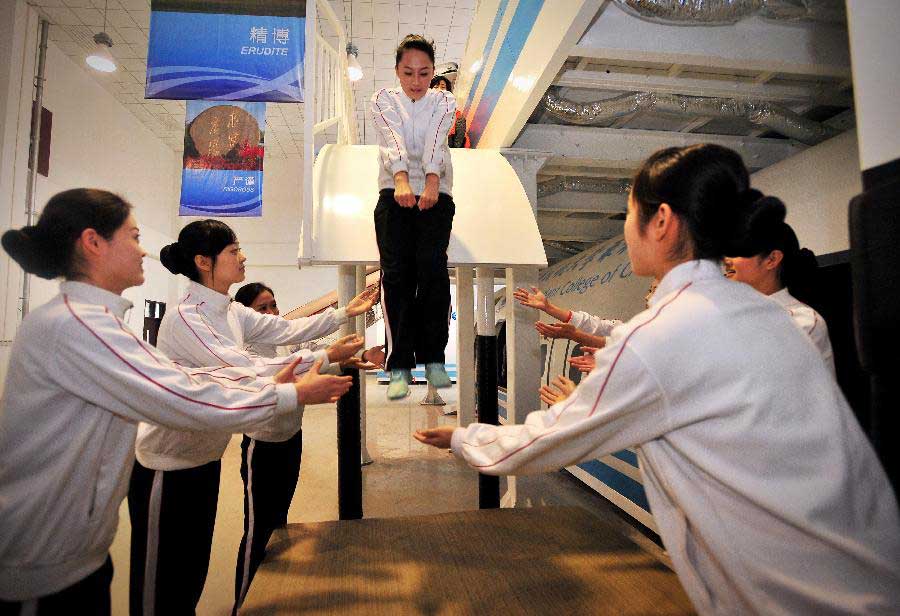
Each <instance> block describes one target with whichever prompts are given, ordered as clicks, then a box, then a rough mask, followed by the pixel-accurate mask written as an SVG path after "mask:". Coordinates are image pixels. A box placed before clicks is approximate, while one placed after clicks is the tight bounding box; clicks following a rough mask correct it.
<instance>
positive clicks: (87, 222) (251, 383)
mask: <svg viewBox="0 0 900 616" xmlns="http://www.w3.org/2000/svg"><path fill="white" fill-rule="evenodd" d="M2 243H3V248H4V250H6V252H7V253H9V255H10V256H11V257H12V258H13V259H14V260H15V261H16V262H17V263H18V264H19V265H21V266H22V268H23V269H24V270H25V271H26V272H27V273H30V274H34V275H37V276H39V277H41V278H45V279H47V280H53V279H55V278H62V279H63V282H62V283H61V284H60V286H59V295H57V296H56V297H54V298H53V299H51V300H50V301H49V302H47V303H46V304H44V305H42V306H40V307H38V308H36V309H35V310H33V311H31V312H30V313H28V315H27V316H26V317H25V319H23V321H22V324H21V326H20V327H19V330H18V332H17V335H16V340H15V343H14V344H13V347H12V351H11V354H10V363H9V369H8V372H7V375H6V385H5V389H4V394H3V398H2V400H0V529H2V531H0V613H2V614H20V613H21V614H87V615H101V614H110V612H111V607H110V592H109V587H110V582H111V580H112V573H113V571H112V561H111V560H110V557H109V549H110V546H111V545H112V541H113V538H114V537H115V534H116V528H117V527H118V524H119V507H120V505H121V503H122V500H123V499H124V498H125V493H126V491H127V489H128V481H129V477H130V475H131V469H132V463H133V461H134V439H135V434H136V433H137V424H138V422H139V421H145V422H150V423H153V424H156V425H162V426H166V427H168V428H171V429H177V430H191V431H195V432H197V433H201V432H204V431H215V432H223V431H225V432H242V431H244V430H247V429H249V428H252V427H262V426H264V425H267V424H268V423H270V422H272V421H277V420H278V419H279V418H281V417H287V416H291V417H297V418H298V420H299V416H300V414H301V413H302V409H303V405H304V404H307V403H309V404H312V403H318V402H328V401H330V400H336V399H337V397H338V396H340V395H342V394H343V393H344V392H346V391H347V390H348V389H349V387H350V378H349V377H344V378H341V377H335V376H329V375H320V374H319V373H318V368H319V366H320V365H321V363H320V362H316V363H315V364H314V365H313V367H312V369H311V370H309V371H308V372H306V373H305V374H304V375H303V377H302V378H300V379H298V380H296V381H295V379H294V375H293V372H294V370H295V368H296V363H297V362H293V363H292V364H289V365H288V366H286V367H285V368H284V369H283V370H281V372H280V373H279V374H278V375H276V376H275V378H270V377H269V378H258V376H257V374H256V372H255V371H253V370H246V369H240V368H229V369H225V370H220V371H215V372H213V371H210V370H208V369H206V368H199V369H190V368H184V367H181V366H178V365H176V364H174V363H173V362H171V361H170V360H169V359H168V358H167V357H166V356H165V355H163V353H161V352H160V351H158V350H157V349H156V348H154V347H153V346H151V345H150V344H148V343H146V342H144V341H143V340H141V339H140V338H139V337H138V336H137V335H135V334H134V332H132V331H131V330H130V329H129V327H128V325H127V324H126V323H125V313H126V311H127V310H129V309H130V308H131V302H129V301H128V300H127V299H125V298H124V297H122V293H123V291H125V290H126V289H128V288H130V287H135V286H138V285H141V284H143V282H144V272H143V264H142V262H143V258H144V256H145V255H146V254H147V253H146V252H144V250H143V248H141V245H140V230H139V228H138V223H137V221H136V220H135V218H134V215H133V214H132V212H131V205H130V204H129V203H127V202H126V201H125V200H124V199H122V198H121V197H119V196H118V195H115V194H113V193H110V192H107V191H105V190H97V189H88V188H76V189H73V190H67V191H64V192H61V193H58V194H56V195H55V196H53V197H52V198H51V199H50V200H49V201H48V202H47V204H46V205H45V206H44V208H43V211H42V213H41V216H40V219H39V220H38V223H37V225H36V226H28V227H24V228H22V229H14V230H8V231H6V232H5V233H4V234H3V238H2ZM297 361H299V359H298V360H297Z"/></svg>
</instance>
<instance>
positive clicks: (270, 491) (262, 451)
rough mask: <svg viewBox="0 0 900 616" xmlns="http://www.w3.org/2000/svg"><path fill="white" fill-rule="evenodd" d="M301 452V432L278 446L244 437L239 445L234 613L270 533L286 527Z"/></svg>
mask: <svg viewBox="0 0 900 616" xmlns="http://www.w3.org/2000/svg"><path fill="white" fill-rule="evenodd" d="M302 452H303V432H302V431H299V432H297V434H295V435H294V436H292V437H291V438H289V439H288V440H286V441H283V442H281V443H269V442H266V441H258V440H256V439H252V438H250V437H249V436H246V435H245V436H244V440H243V441H242V442H241V478H242V479H243V480H244V536H243V538H241V547H240V549H239V551H238V559H237V568H236V571H235V582H234V599H235V605H234V609H235V612H237V609H238V608H239V607H240V606H241V603H243V601H244V596H246V594H247V590H248V589H249V588H250V582H251V581H253V576H254V575H255V574H256V570H257V569H258V568H259V565H260V563H261V562H262V560H263V557H264V556H265V555H266V544H268V543H269V538H270V537H271V536H272V532H273V531H274V530H275V529H276V528H279V527H281V526H284V525H285V524H287V514H288V509H289V508H290V506H291V500H293V498H294V491H295V490H296V489H297V480H298V479H300V457H301V454H302Z"/></svg>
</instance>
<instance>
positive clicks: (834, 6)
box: [615, 0, 847, 26]
mask: <svg viewBox="0 0 900 616" xmlns="http://www.w3.org/2000/svg"><path fill="white" fill-rule="evenodd" d="M615 2H616V4H618V5H619V6H620V7H621V8H622V9H623V10H625V11H626V12H628V13H631V14H632V15H635V16H636V17H640V18H641V19H645V20H647V21H652V22H655V23H662V24H667V25H675V26H725V25H731V24H734V23H737V22H738V21H740V20H742V19H745V18H747V17H752V16H754V15H759V16H760V17H764V18H766V19H777V20H794V21H800V20H804V21H825V22H831V23H842V22H845V21H846V20H847V13H846V9H845V7H844V1H843V0H615Z"/></svg>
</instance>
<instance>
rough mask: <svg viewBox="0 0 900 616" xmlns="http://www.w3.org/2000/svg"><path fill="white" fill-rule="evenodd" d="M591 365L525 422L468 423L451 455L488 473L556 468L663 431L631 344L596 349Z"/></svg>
mask: <svg viewBox="0 0 900 616" xmlns="http://www.w3.org/2000/svg"><path fill="white" fill-rule="evenodd" d="M596 357H597V366H596V367H595V368H594V370H593V371H592V372H591V373H590V374H589V375H588V376H587V378H585V379H584V380H583V381H581V383H580V384H579V385H578V387H577V388H576V389H575V391H574V392H573V393H572V395H570V396H569V397H568V398H567V399H566V400H563V401H562V402H559V403H557V404H554V405H553V406H551V407H550V408H548V409H547V410H546V411H534V412H532V413H530V414H529V415H528V417H527V418H526V419H525V423H524V424H518V425H506V426H490V425H485V424H477V423H476V424H471V425H469V426H468V427H466V428H457V429H456V430H455V431H454V433H453V444H452V449H453V453H454V454H455V455H456V456H458V457H460V458H462V459H463V460H464V461H465V462H466V463H467V464H469V466H472V467H473V468H475V469H476V470H478V471H479V472H481V473H485V474H488V475H518V474H528V473H541V472H546V471H550V470H556V469H560V468H563V467H565V466H569V465H571V464H576V463H578V462H582V461H585V460H592V459H595V458H598V457H600V456H603V455H606V454H608V453H612V452H614V451H620V450H622V449H625V448H626V447H632V446H634V445H639V444H641V443H645V442H647V441H650V440H652V439H654V438H657V437H659V436H660V435H661V434H663V433H665V432H667V431H669V430H670V429H671V428H672V426H671V424H670V420H669V418H668V417H667V414H666V403H665V397H664V396H663V393H662V391H661V389H660V388H659V386H658V384H657V381H656V379H655V378H654V377H653V376H652V375H651V374H650V373H649V372H648V371H647V369H646V367H645V365H644V363H643V362H642V361H641V359H640V358H639V357H638V356H637V354H635V353H634V351H632V350H631V349H630V348H629V347H627V346H622V345H614V346H613V347H611V348H607V349H603V350H602V351H599V352H598V353H597V354H596Z"/></svg>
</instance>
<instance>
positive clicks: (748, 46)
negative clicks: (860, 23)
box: [570, 3, 850, 77]
mask: <svg viewBox="0 0 900 616" xmlns="http://www.w3.org/2000/svg"><path fill="white" fill-rule="evenodd" d="M761 41H765V44H761ZM651 42H652V43H651ZM570 55H572V56H582V57H586V58H595V59H596V60H597V61H602V62H605V63H608V64H629V63H633V62H650V63H655V64H658V65H660V68H664V69H665V68H668V67H671V66H672V65H673V64H682V65H692V66H705V67H719V68H725V69H735V70H745V71H753V72H755V73H760V72H772V73H794V74H799V75H822V76H832V77H850V52H849V43H848V39H847V29H846V26H842V25H837V24H828V23H820V22H816V23H813V22H800V23H793V22H792V23H785V22H778V21H772V20H762V19H744V20H741V21H740V22H738V23H736V24H734V25H731V26H694V27H692V28H691V29H690V30H689V31H686V30H685V28H684V27H679V26H670V25H662V24H656V23H651V22H649V21H645V20H642V19H638V18H637V17H633V16H631V15H629V14H627V13H626V12H624V11H623V10H622V9H621V8H619V7H618V5H616V4H614V3H608V4H607V5H606V7H605V8H604V10H603V13H602V14H601V15H600V16H599V17H598V18H597V19H596V20H595V22H594V23H593V24H592V26H591V27H590V28H589V29H588V31H587V32H585V33H584V36H582V37H581V39H580V40H579V41H578V44H577V45H575V47H574V48H573V49H572V51H571V52H570Z"/></svg>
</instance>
